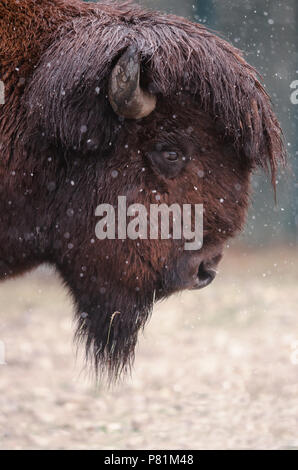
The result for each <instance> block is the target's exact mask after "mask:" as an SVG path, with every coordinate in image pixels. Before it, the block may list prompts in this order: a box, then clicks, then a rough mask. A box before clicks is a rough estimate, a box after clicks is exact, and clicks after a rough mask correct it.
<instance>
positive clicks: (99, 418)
mask: <svg viewBox="0 0 298 470" xmlns="http://www.w3.org/2000/svg"><path fill="white" fill-rule="evenodd" d="M297 255H298V252H297V250H296V251H295V250H291V251H290V250H287V251H285V250H278V249H271V250H268V251H267V252H265V254H264V253H262V252H261V251H260V252H259V253H248V254H245V253H243V251H241V252H234V253H227V254H226V260H225V261H224V263H223V264H222V269H221V274H220V275H219V277H218V279H217V280H216V281H215V283H214V284H213V286H211V287H209V288H207V289H206V290H205V291H202V292H197V293H186V294H183V295H181V296H177V297H175V298H172V299H171V300H169V301H168V302H166V303H163V304H161V305H159V306H157V307H156V309H155V312H154V315H153V318H152V320H151V322H150V325H149V326H148V327H147V329H146V332H145V337H143V338H142V339H141V341H140V345H139V348H138V353H137V360H136V364H135V369H134V371H133V375H132V378H127V379H126V381H125V382H124V383H122V384H120V385H118V386H117V387H115V388H114V389H113V390H108V389H107V388H105V387H103V386H102V387H99V388H95V386H94V382H92V380H90V378H88V376H87V375H86V373H85V372H81V371H82V361H81V360H80V359H78V360H77V362H75V360H74V347H73V346H72V319H71V317H72V308H71V303H70V301H69V299H68V297H67V295H66V292H65V290H64V289H63V288H62V287H61V284H60V281H59V280H58V279H57V277H55V276H54V275H53V274H49V273H47V272H46V271H45V270H44V269H42V270H39V271H37V272H35V273H33V274H31V275H29V276H27V277H25V278H21V279H18V280H16V281H9V282H6V283H4V284H1V285H0V340H1V341H2V342H3V343H4V344H5V348H6V362H7V365H5V366H0V448H1V449H32V448H33V449H57V448H58V449H142V448H147V449H178V448H182V449H212V448H219V449H227V448H228V449H231V448H233V449H238V448H249V449H253V448H258V449H259V448H267V449H268V448H270V449H271V448H283V449H284V448H298V315H297V313H298V312H297V311H298V307H297V305H298V282H297V280H298V264H297V260H298V256H297ZM296 342H297V344H296Z"/></svg>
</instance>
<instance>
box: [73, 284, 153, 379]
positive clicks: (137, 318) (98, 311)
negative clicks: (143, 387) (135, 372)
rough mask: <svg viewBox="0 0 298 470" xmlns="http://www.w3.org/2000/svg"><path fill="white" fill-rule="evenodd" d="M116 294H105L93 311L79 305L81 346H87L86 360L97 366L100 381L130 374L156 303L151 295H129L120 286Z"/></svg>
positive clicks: (90, 308)
mask: <svg viewBox="0 0 298 470" xmlns="http://www.w3.org/2000/svg"><path fill="white" fill-rule="evenodd" d="M113 292H114V293H113V294H110V296H109V295H108V293H105V294H103V295H101V299H100V303H96V305H94V304H93V305H91V306H90V307H89V308H86V304H85V306H84V308H82V306H81V305H78V313H77V323H78V325H77V331H76V340H77V343H78V344H81V343H83V344H85V349H86V361H87V362H88V363H91V365H93V366H94V370H95V374H96V377H97V379H98V378H101V379H103V378H107V379H108V381H109V382H115V381H117V380H118V379H119V378H120V377H121V376H122V375H123V374H125V373H126V372H128V371H130V369H131V366H132V364H133V361H134V357H135V348H136V345H137V341H138V332H139V330H140V329H143V328H144V326H145V324H146V322H147V320H148V319H149V317H150V315H151V313H152V309H153V304H154V299H153V294H151V293H150V298H149V296H147V297H146V295H145V294H144V292H142V295H141V292H138V293H137V294H140V295H132V294H131V293H130V295H127V292H126V293H125V292H123V291H121V288H119V287H118V288H117V289H115V290H114V291H113ZM115 292H116V294H115ZM111 297H112V298H111Z"/></svg>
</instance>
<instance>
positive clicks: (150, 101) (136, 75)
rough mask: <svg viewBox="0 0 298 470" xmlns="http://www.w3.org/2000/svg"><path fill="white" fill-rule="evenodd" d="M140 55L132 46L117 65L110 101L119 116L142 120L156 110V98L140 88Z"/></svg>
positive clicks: (112, 76) (110, 87)
mask: <svg viewBox="0 0 298 470" xmlns="http://www.w3.org/2000/svg"><path fill="white" fill-rule="evenodd" d="M140 73H141V66H140V54H139V52H138V51H137V48H136V46H130V47H129V48H128V49H127V51H126V52H125V53H124V54H123V55H122V56H121V57H120V59H119V61H118V62H117V64H116V65H115V67H114V69H113V71H112V74H111V77H110V83H109V99H110V103H111V106H112V108H113V110H114V111H115V113H116V114H118V116H120V117H123V118H127V119H141V118H144V117H146V116H149V114H151V113H152V111H154V109H155V108H156V96H154V95H152V94H150V93H148V92H146V91H144V90H142V89H141V87H140Z"/></svg>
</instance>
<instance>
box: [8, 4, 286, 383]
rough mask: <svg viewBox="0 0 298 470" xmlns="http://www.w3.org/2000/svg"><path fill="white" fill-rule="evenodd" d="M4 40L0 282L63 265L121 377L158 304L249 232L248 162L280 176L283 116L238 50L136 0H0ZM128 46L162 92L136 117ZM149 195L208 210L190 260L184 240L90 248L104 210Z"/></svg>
mask: <svg viewBox="0 0 298 470" xmlns="http://www.w3.org/2000/svg"><path fill="white" fill-rule="evenodd" d="M0 35H1V43H0V79H1V80H3V81H4V84H5V91H6V97H5V98H6V104H5V105H4V106H0V152H1V162H0V172H1V185H0V191H1V198H0V211H1V212H0V213H1V227H2V229H1V231H0V275H1V277H2V278H6V277H8V276H12V275H16V274H19V273H21V272H24V271H26V270H28V269H30V268H32V267H34V266H36V265H38V264H40V263H42V262H49V263H52V264H54V265H55V266H56V267H57V268H58V270H59V271H60V273H61V275H62V276H63V279H64V280H65V282H66V284H67V285H68V286H69V288H70V289H71V291H72V293H73V296H74V300H75V303H76V305H77V312H78V315H77V318H78V336H79V337H80V338H82V339H84V340H85V341H86V344H87V353H88V355H91V357H92V358H93V359H94V362H95V365H96V368H97V369H98V368H99V369H101V368H106V369H107V370H108V371H109V373H110V374H111V375H113V376H116V375H118V374H119V373H120V372H121V371H122V370H123V369H125V368H126V367H127V366H128V365H129V364H130V363H131V359H132V357H133V353H134V348H135V345H136V341H137V333H138V330H139V329H140V328H141V327H143V326H144V324H145V322H146V320H147V318H148V315H149V314H150V312H151V309H152V304H153V299H154V298H155V299H156V300H159V299H162V298H164V297H167V296H168V295H170V294H171V293H173V292H175V291H177V290H181V289H184V288H188V287H190V284H189V279H190V278H192V277H193V273H194V272H195V271H197V269H198V266H199V265H200V263H201V262H202V260H204V262H205V263H212V262H213V261H212V260H214V259H217V258H218V257H219V256H220V255H219V254H220V252H221V249H222V245H223V243H224V242H225V240H227V238H229V237H231V236H233V235H235V233H236V232H238V231H239V230H240V229H241V228H242V225H243V222H244V218H245V213H246V209H247V205H248V196H249V179H250V174H251V172H252V170H253V169H254V168H256V167H258V166H261V167H263V168H267V167H270V168H271V171H272V179H273V181H274V180H275V171H276V167H277V164H278V161H279V160H281V161H283V160H284V148H283V143H282V137H281V130H280V127H279V124H278V122H277V120H276V117H275V115H274V113H273V111H272V109H271V104H270V100H269V98H268V95H267V94H266V92H265V91H264V89H263V87H262V85H261V84H260V82H259V81H258V78H257V76H256V72H255V71H254V69H253V68H252V67H250V66H249V65H248V64H247V63H246V62H245V61H244V59H243V58H242V56H241V54H240V52H239V51H238V50H237V49H235V48H234V47H233V46H231V45H230V44H228V43H227V42H225V41H224V40H222V39H221V38H219V37H217V36H215V35H214V34H212V33H211V32H209V31H208V30H207V29H206V28H204V27H203V26H201V25H199V24H193V23H191V22H190V21H187V20H186V19H182V18H178V17H175V16H169V15H164V14H160V13H155V12H148V11H144V10H143V9H141V8H139V7H136V6H134V5H131V4H124V5H122V6H119V5H116V4H112V5H100V4H86V3H82V2H79V1H77V0H75V1H74V0H68V1H67V0H23V1H22V2H19V1H17V0H0ZM132 44H133V45H135V46H136V48H137V50H138V51H139V52H140V53H141V57H142V86H143V88H146V89H148V90H149V91H150V92H151V93H154V94H156V95H157V98H158V99H157V108H156V110H155V111H154V112H153V113H152V114H151V115H150V116H149V117H147V118H145V119H143V120H141V121H133V120H123V119H119V118H118V116H116V114H115V113H114V111H113V110H112V108H111V105H110V103H109V100H108V81H109V77H110V74H111V71H112V68H113V67H114V65H115V63H116V61H117V60H118V58H119V57H120V55H121V54H122V53H123V52H124V51H125V50H126V49H127V47H128V46H130V45H132ZM160 144H162V145H166V146H167V148H169V147H170V148H171V149H175V150H177V149H178V151H179V152H180V153H181V154H183V155H187V157H188V163H187V165H186V167H185V168H184V169H183V171H182V172H181V173H180V174H179V175H178V176H177V177H176V178H174V179H172V178H166V177H165V176H163V175H161V174H159V173H158V172H156V171H155V170H154V168H153V167H152V165H151V163H150V161H149V159H148V158H147V157H146V155H147V154H148V152H149V153H150V151H152V150H154V148H156V146H158V145H160ZM113 170H117V174H118V177H117V178H113V177H112V176H111V175H112V172H113ZM154 191H157V192H158V194H159V195H160V202H161V203H162V202H165V203H167V204H171V203H179V204H183V203H190V204H196V203H203V204H204V207H205V213H204V247H203V249H202V250H201V251H200V252H199V253H184V252H183V249H182V247H183V240H182V241H173V240H162V241H161V240H139V241H138V242H134V241H129V240H127V241H125V242H123V241H121V240H115V241H114V240H113V241H109V240H106V241H101V242H99V241H94V239H95V233H94V230H95V224H96V220H95V217H94V213H95V208H96V207H97V205H98V204H100V203H103V202H105V203H112V204H116V202H117V196H118V195H126V196H127V198H128V203H135V202H138V203H142V204H144V205H145V206H146V207H149V204H150V203H156V194H155V192H154ZM222 200H223V201H224V202H222ZM115 312H119V313H117V314H116V315H113V314H114V313H115ZM112 317H113V321H112V322H111V318H112Z"/></svg>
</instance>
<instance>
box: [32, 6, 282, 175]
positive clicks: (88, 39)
mask: <svg viewBox="0 0 298 470" xmlns="http://www.w3.org/2000/svg"><path fill="white" fill-rule="evenodd" d="M132 44H133V45H135V46H136V48H137V50H138V51H139V52H140V53H141V55H142V67H143V71H144V73H143V79H144V81H145V83H144V85H145V86H146V87H147V88H149V90H150V91H151V92H153V93H156V94H161V95H162V96H164V97H171V96H174V95H176V94H177V93H179V92H180V93H181V91H187V92H189V93H190V94H191V95H192V96H194V97H195V99H196V100H197V104H198V106H199V107H200V108H201V109H203V110H204V111H206V112H208V113H209V114H211V115H212V116H213V117H214V118H216V119H217V120H218V121H219V122H220V123H221V124H222V126H223V128H224V129H225V133H226V135H228V136H230V137H231V139H232V141H233V144H234V145H235V147H236V148H237V150H242V151H243V152H244V154H245V156H246V157H247V158H248V159H249V160H250V162H251V163H252V165H260V166H262V167H267V166H268V165H269V166H270V167H271V169H272V170H273V173H274V169H275V167H276V164H277V162H278V160H279V159H280V158H282V157H283V146H282V141H281V130H280V126H279V124H278V122H277V119H276V117H275V114H274V113H273V111H272V108H271V104H270V99H269V97H268V95H267V93H266V91H265V90H264V88H263V87H262V85H261V83H260V82H259V80H258V77H257V74H256V71H255V70H254V69H253V67H251V66H250V65H249V64H248V63H246V61H245V60H244V59H243V57H242V54H241V52H240V51H239V50H238V49H236V48H235V47H233V46H232V45H231V44H229V43H227V42H226V41H224V40H223V39H221V38H220V37H218V36H216V35H214V34H213V33H211V32H210V31H208V30H207V29H206V28H205V27H203V26H202V25H200V24H194V23H191V22H190V21H187V20H186V19H183V18H178V17H175V16H171V15H168V16H167V15H163V14H159V13H153V12H148V11H143V10H142V9H141V8H139V7H137V6H135V5H134V6H128V7H125V5H124V6H123V7H122V9H120V11H117V10H116V9H113V7H111V8H110V10H109V8H108V7H104V6H102V5H99V6H98V8H97V9H96V8H94V9H92V10H90V14H89V15H86V16H83V17H82V16H81V17H78V18H75V19H74V20H73V21H72V23H71V27H69V30H68V31H65V30H64V29H62V30H61V32H60V35H59V36H58V37H57V38H56V39H55V41H54V42H53V43H52V45H51V46H50V47H49V48H48V49H47V50H46V52H45V53H44V55H43V58H42V65H41V66H40V67H39V69H38V71H37V72H36V73H35V75H34V78H33V80H32V84H31V96H30V104H31V106H32V107H33V108H35V109H36V105H39V109H38V106H37V109H38V117H39V119H41V122H43V123H44V126H45V128H46V129H47V132H48V133H49V135H51V136H54V137H55V138H57V139H59V140H61V141H62V142H64V144H65V145H66V146H67V147H68V146H74V147H79V148H80V149H81V150H83V149H84V145H85V142H84V141H82V139H81V136H80V135H79V133H78V125H79V123H80V121H81V123H82V124H83V125H87V127H88V129H89V131H88V138H89V139H92V138H93V141H94V142H96V143H97V144H98V145H100V146H101V148H102V145H107V144H108V143H109V142H110V138H111V135H112V134H113V132H114V130H115V122H113V120H112V119H111V118H109V116H110V114H111V109H110V104H109V102H108V100H107V99H106V95H107V87H108V79H109V77H110V74H111V70H112V68H113V66H114V65H115V62H116V60H117V58H119V56H120V55H121V53H123V51H125V49H126V48H127V47H128V46H130V45H132ZM94 90H100V91H101V93H100V96H99V97H98V99H97V100H96V101H95V100H94ZM78 114H79V115H80V117H79V121H78ZM57 117H59V119H57ZM63 122H65V126H63ZM34 123H35V120H34ZM99 129H102V131H103V132H102V135H101V136H99ZM99 138H100V140H99ZM273 176H274V175H273Z"/></svg>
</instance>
